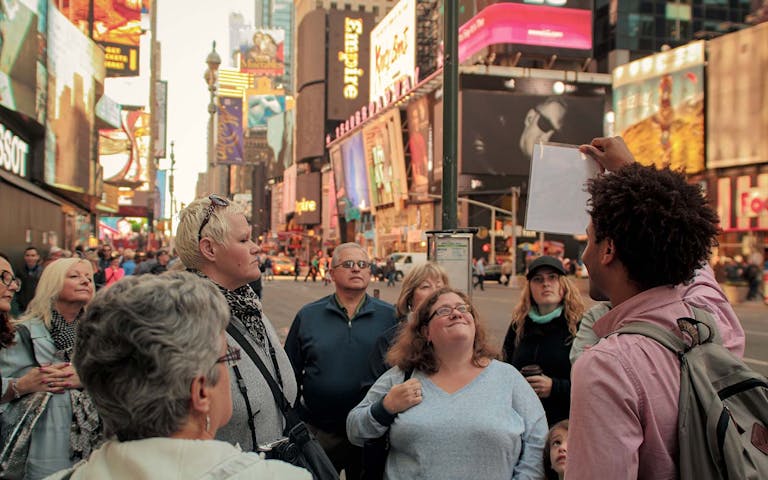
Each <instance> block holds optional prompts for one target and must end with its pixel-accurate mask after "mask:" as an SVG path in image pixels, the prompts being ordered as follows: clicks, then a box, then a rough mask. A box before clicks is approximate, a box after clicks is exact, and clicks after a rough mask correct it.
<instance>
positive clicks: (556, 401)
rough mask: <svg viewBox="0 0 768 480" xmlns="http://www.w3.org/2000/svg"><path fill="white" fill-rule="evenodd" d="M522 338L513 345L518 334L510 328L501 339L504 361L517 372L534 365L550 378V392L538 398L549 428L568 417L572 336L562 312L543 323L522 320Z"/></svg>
mask: <svg viewBox="0 0 768 480" xmlns="http://www.w3.org/2000/svg"><path fill="white" fill-rule="evenodd" d="M523 335H524V336H523V338H522V339H521V340H520V343H519V344H518V345H515V339H516V338H517V334H516V332H515V330H514V328H513V327H512V326H510V327H509V331H508V332H507V336H506V337H505V338H504V361H506V362H507V363H509V364H511V365H513V366H514V367H515V368H517V369H518V370H520V369H521V368H522V367H524V366H526V365H533V364H537V365H539V366H540V367H541V369H542V370H543V371H544V375H546V376H548V377H550V378H551V379H552V393H550V395H549V397H547V398H541V399H540V400H541V404H542V405H543V406H544V411H545V412H546V413H547V421H548V423H549V425H550V426H552V425H554V424H555V423H557V422H559V421H560V420H564V419H566V418H568V413H569V410H570V408H571V361H570V359H569V358H568V356H569V354H570V352H571V343H573V337H572V336H571V332H569V331H568V321H567V320H566V318H565V313H563V314H562V315H560V316H559V317H558V318H555V319H554V320H552V321H550V322H549V323H545V324H537V323H534V322H533V320H531V319H530V317H526V318H525V329H524V333H523Z"/></svg>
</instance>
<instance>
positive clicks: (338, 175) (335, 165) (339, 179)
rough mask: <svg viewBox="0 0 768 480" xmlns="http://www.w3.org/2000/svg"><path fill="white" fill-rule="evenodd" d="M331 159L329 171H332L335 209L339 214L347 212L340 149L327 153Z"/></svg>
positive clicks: (335, 148)
mask: <svg viewBox="0 0 768 480" xmlns="http://www.w3.org/2000/svg"><path fill="white" fill-rule="evenodd" d="M328 153H329V156H330V157H331V169H332V170H333V187H334V194H335V195H336V197H335V198H336V208H337V209H338V211H339V212H342V213H343V212H346V211H347V202H348V199H347V189H346V187H345V183H344V163H343V161H342V158H341V147H338V146H336V147H333V148H331V149H330V151H329V152H328Z"/></svg>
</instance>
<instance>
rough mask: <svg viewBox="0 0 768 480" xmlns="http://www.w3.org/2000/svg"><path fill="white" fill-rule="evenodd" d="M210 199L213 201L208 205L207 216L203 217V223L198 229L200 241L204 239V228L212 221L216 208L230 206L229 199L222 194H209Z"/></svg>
mask: <svg viewBox="0 0 768 480" xmlns="http://www.w3.org/2000/svg"><path fill="white" fill-rule="evenodd" d="M208 200H210V201H211V204H210V205H208V209H207V210H206V211H205V217H203V223H201V224H200V230H198V231H197V241H198V242H199V241H200V240H202V239H203V229H204V228H205V226H206V225H208V222H210V221H211V216H212V215H213V212H214V210H216V207H228V206H229V200H227V199H226V198H224V197H222V196H220V195H216V194H212V195H208Z"/></svg>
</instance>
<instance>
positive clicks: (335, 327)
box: [285, 294, 396, 433]
mask: <svg viewBox="0 0 768 480" xmlns="http://www.w3.org/2000/svg"><path fill="white" fill-rule="evenodd" d="M395 323H396V319H395V308H394V307H393V306H392V305H390V304H389V303H386V302H383V301H381V300H378V299H376V298H373V297H371V296H369V295H367V294H366V296H365V300H364V303H363V306H362V307H361V308H360V310H359V311H358V312H357V314H356V315H355V316H354V317H353V318H352V319H351V320H349V319H348V318H347V315H346V314H345V313H344V312H343V311H342V310H341V308H340V307H339V305H338V303H337V302H336V299H335V298H334V295H329V296H327V297H324V298H321V299H320V300H317V301H315V302H312V303H310V304H307V305H305V306H304V307H302V309H301V310H299V313H297V314H296V318H294V320H293V324H292V325H291V330H290V332H288V338H287V339H286V340H285V352H286V353H287V354H288V358H289V359H290V360H291V364H292V365H293V369H294V372H295V373H296V383H297V384H298V386H299V395H300V398H301V403H300V404H299V406H298V409H299V415H300V416H301V418H302V420H304V421H306V422H308V423H310V424H312V425H314V426H316V427H318V428H320V429H321V430H324V431H327V432H336V433H344V432H346V419H347V414H348V413H349V411H350V410H352V408H354V407H355V406H357V404H358V403H360V401H361V400H362V399H363V395H362V393H361V390H360V385H361V383H362V382H363V381H364V380H366V378H367V377H368V376H369V369H368V357H369V356H370V354H371V351H372V350H373V347H374V344H375V343H376V340H377V339H378V338H379V337H380V336H381V335H382V334H383V333H384V332H385V331H386V330H387V329H389V328H391V327H392V326H393V325H395ZM297 403H298V402H297Z"/></svg>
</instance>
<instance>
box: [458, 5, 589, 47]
mask: <svg viewBox="0 0 768 480" xmlns="http://www.w3.org/2000/svg"><path fill="white" fill-rule="evenodd" d="M501 43H511V44H518V45H530V46H538V47H553V48H568V49H573V50H590V49H592V12H591V11H589V10H581V9H575V8H560V7H548V6H545V5H526V4H522V3H496V4H493V5H489V6H488V7H486V8H484V9H483V10H482V11H481V12H480V13H478V14H477V15H475V16H474V17H472V19H471V20H469V21H468V22H467V23H465V24H464V25H462V26H461V27H460V28H459V62H462V61H464V60H466V59H467V58H469V57H471V56H472V55H473V54H475V53H477V52H478V51H480V50H482V49H483V48H485V47H487V46H489V45H494V44H501Z"/></svg>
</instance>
